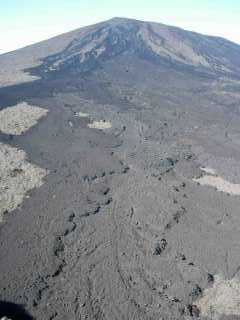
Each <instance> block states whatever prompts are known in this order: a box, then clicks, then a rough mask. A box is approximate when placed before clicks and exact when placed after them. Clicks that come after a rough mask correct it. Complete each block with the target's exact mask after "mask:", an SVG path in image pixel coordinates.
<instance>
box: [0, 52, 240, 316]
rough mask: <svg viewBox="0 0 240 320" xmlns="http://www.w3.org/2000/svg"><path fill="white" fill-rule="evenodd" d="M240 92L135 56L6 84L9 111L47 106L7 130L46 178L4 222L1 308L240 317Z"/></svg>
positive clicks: (1, 100)
mask: <svg viewBox="0 0 240 320" xmlns="http://www.w3.org/2000/svg"><path fill="white" fill-rule="evenodd" d="M36 70H37V71H35V72H36V73H37V72H40V71H39V70H38V69H36ZM36 73H35V75H36ZM40 76H42V74H41V73H39V77H40ZM239 88H240V81H239V80H238V79H236V78H234V77H223V76H220V75H218V76H217V75H209V74H208V75H206V74H204V73H198V72H193V71H192V70H189V69H179V68H175V66H169V65H168V66H166V65H165V64H160V65H159V64H158V65H157V66H156V64H155V63H154V62H152V61H148V60H147V59H142V58H139V57H138V56H136V55H135V54H133V53H132V52H127V53H124V54H121V55H118V56H116V57H115V58H114V60H111V59H110V60H106V61H104V62H103V63H102V64H101V68H99V67H98V68H95V69H94V70H90V71H87V72H83V73H82V72H81V73H74V72H72V71H71V72H70V73H68V72H67V71H63V72H61V73H59V74H57V77H55V76H54V77H53V76H49V77H45V78H42V80H36V81H33V82H29V83H24V84H18V85H14V86H9V87H4V88H1V89H0V106H1V108H2V109H3V110H4V109H5V108H6V107H9V106H16V105H17V104H18V103H22V102H26V103H28V104H29V105H33V106H37V107H39V108H42V109H47V110H48V112H47V113H46V115H45V116H44V117H43V118H41V120H40V121H39V122H38V123H37V124H35V125H34V126H32V127H31V128H29V129H28V130H27V131H26V132H24V133H23V134H21V135H12V134H11V135H9V134H6V133H3V132H2V133H1V135H0V142H1V145H2V144H3V145H5V146H8V147H9V148H10V147H11V148H18V149H20V150H23V151H24V152H25V154H26V156H27V161H28V162H29V163H31V164H32V165H34V166H36V167H37V168H39V170H46V172H47V174H46V176H45V177H44V181H43V183H42V184H41V185H40V186H38V187H37V188H34V189H32V188H31V190H28V191H27V195H28V196H27V197H25V198H24V200H23V202H22V203H21V205H19V206H18V208H17V209H15V210H13V211H9V212H8V213H7V214H6V215H4V222H3V223H2V224H1V225H0V259H1V263H0V297H1V300H2V301H8V302H12V303H15V304H17V305H23V306H24V308H25V309H26V310H27V312H28V313H29V314H30V315H31V316H32V317H33V318H36V319H41V320H42V319H49V320H50V319H56V320H60V319H91V320H92V319H106V320H115V319H119V320H123V319H126V320H127V319H135V320H139V319H141V320H142V319H143V320H145V319H146V320H150V319H151V320H155V319H165V320H167V319H169V320H170V319H171V320H172V319H197V318H198V319H238V318H239V317H240V307H239V304H240V296H239V292H240V289H239V288H240V282H239V281H240V274H239V271H240V262H239V241H240V233H239V231H240V227H239V225H240V216H239V206H240V196H239V193H238V192H237V191H238V190H239V184H240V167H239V160H240V148H239V141H240V131H239V121H240V113H239V106H240V104H239V101H240V99H239V98H240V95H239ZM14 150H15V149H14ZM1 161H2V159H1ZM206 177H207V179H206ZM202 181H204V183H202ZM209 181H210V183H209ZM212 181H214V183H213V182H212ZM232 190H234V192H232ZM236 190H237V191H236ZM0 311H1V310H0ZM0 316H2V314H0Z"/></svg>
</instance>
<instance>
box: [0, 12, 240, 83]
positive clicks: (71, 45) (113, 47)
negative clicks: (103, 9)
mask: <svg viewBox="0 0 240 320" xmlns="http://www.w3.org/2000/svg"><path fill="white" fill-rule="evenodd" d="M129 52H131V53H133V54H136V55H137V56H139V57H141V58H142V59H147V60H150V61H152V62H153V63H157V64H165V65H172V66H175V67H176V68H179V67H180V68H189V67H190V68H191V69H192V70H194V71H203V72H206V73H211V74H212V73H214V74H222V75H223V74H225V75H234V76H238V75H239V71H240V59H239V57H240V46H239V45H237V44H235V43H232V42H230V41H228V40H225V39H222V38H217V37H210V36H204V35H201V34H198V33H194V32H189V31H185V30H182V29H180V28H175V27H170V26H166V25H163V24H159V23H151V22H141V21H137V20H131V19H124V18H114V19H112V20H109V21H106V22H102V23H98V24H96V25H93V26H90V27H85V28H82V29H79V30H76V31H72V32H70V33H67V34H65V35H61V36H58V37H56V38H53V39H50V40H47V41H44V42H41V43H39V44H36V45H32V46H29V47H27V48H24V49H21V50H18V51H16V52H12V53H8V54H5V55H2V56H0V67H1V71H0V84H2V85H8V84H13V83H17V82H21V81H22V80H24V79H25V80H26V81H27V80H31V79H34V77H32V78H31V77H29V75H27V74H26V72H25V75H23V73H22V72H21V71H23V69H31V67H34V66H37V65H40V67H39V68H37V72H38V73H41V75H44V74H45V73H47V72H53V71H63V70H64V71H66V70H69V71H78V72H79V71H80V72H82V71H88V70H91V69H94V68H95V67H97V66H99V65H101V63H103V62H104V61H107V60H109V59H112V58H114V57H116V56H118V55H122V54H125V53H129ZM13 70H14V71H13ZM16 70H19V71H18V74H19V79H18V74H17V75H16ZM14 72H15V76H13V73H14ZM33 73H34V74H35V73H36V71H34V72H33ZM21 77H24V79H23V78H21ZM21 79H22V80H21Z"/></svg>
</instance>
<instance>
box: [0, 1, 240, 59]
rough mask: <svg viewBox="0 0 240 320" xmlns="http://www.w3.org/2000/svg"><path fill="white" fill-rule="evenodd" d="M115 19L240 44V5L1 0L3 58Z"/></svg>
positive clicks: (224, 3)
mask: <svg viewBox="0 0 240 320" xmlns="http://www.w3.org/2000/svg"><path fill="white" fill-rule="evenodd" d="M112 17H129V18H136V19H141V20H150V21H156V22H162V23H165V24H169V25H175V26H179V27H182V28H185V29H188V30H194V31H197V32H201V33H205V34H210V35H219V36H222V37H225V38H228V39H230V40H232V41H235V42H238V43H240V0H132V1H131V0H0V39H1V42H0V53H3V52H6V51H10V50H14V49H16V48H20V47H23V46H26V45H28V44H31V43H34V42H38V41H40V40H43V39H47V38H50V37H52V36H54V35H57V34H61V33H63V32H67V31H70V30H73V29H76V28H79V27H81V26H84V25H89V24H92V23H95V22H99V21H102V20H107V19H110V18H112Z"/></svg>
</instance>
